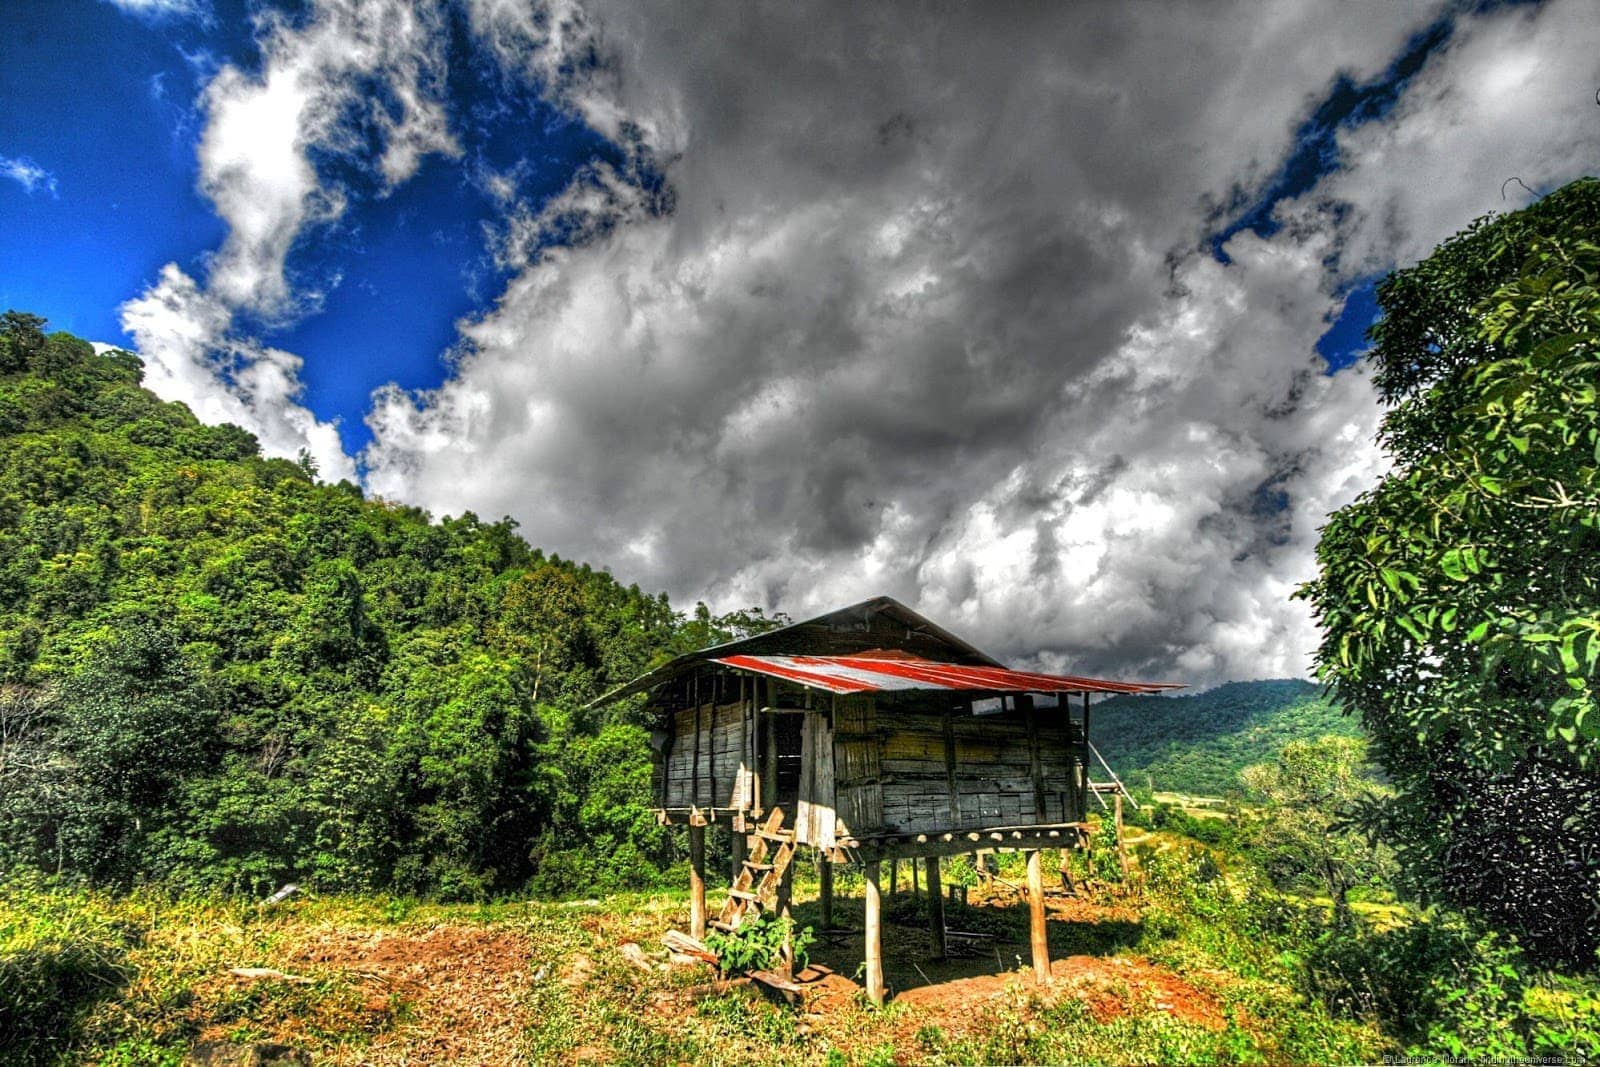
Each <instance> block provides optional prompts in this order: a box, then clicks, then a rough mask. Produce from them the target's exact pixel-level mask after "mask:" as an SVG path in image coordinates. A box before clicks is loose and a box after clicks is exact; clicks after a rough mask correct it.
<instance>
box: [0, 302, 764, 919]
mask: <svg viewBox="0 0 1600 1067" xmlns="http://www.w3.org/2000/svg"><path fill="white" fill-rule="evenodd" d="M43 325H44V324H43V322H42V321H41V320H40V319H38V318H36V317H34V316H30V315H25V314H21V313H16V312H11V313H7V314H6V315H5V316H4V317H3V318H0V869H5V868H12V867H15V866H18V865H27V866H31V867H36V868H39V869H41V870H44V871H48V872H59V873H64V874H69V875H77V876H83V877H85V878H89V879H92V880H94V881H95V882H98V883H102V884H127V883H131V882H135V881H139V880H155V879H159V880H162V881H164V882H167V883H169V884H172V885H179V886H192V887H205V888H210V889H223V890H233V891H245V892H259V891H261V890H264V889H268V888H276V887H277V886H278V885H281V884H283V883H284V882H287V881H297V882H301V883H306V884H310V885H313V886H318V887H322V888H325V889H334V888H337V889H343V890H362V889H375V888H378V889H390V890H395V891H404V892H417V893H423V892H425V893H432V894H439V895H442V896H446V897H450V896H457V897H460V896H476V895H480V894H483V893H487V892H492V891H497V890H506V889H511V888H520V887H523V886H525V885H527V884H529V883H530V881H531V883H532V884H533V885H534V886H535V887H536V888H541V889H543V890H546V891H549V892H564V891H568V890H572V889H575V888H578V887H580V886H584V885H588V884H598V885H613V884H619V883H621V882H624V881H626V880H629V879H644V880H647V881H648V880H649V879H651V878H652V877H654V876H655V872H657V871H658V869H659V865H661V864H662V863H665V862H668V861H670V860H671V859H672V858H673V856H672V853H671V851H670V845H669V842H668V841H667V840H666V839H665V838H664V836H663V835H662V834H661V833H660V832H659V831H658V829H657V827H656V826H655V825H654V822H653V820H652V819H651V817H650V815H649V813H648V812H647V811H646V810H645V809H644V807H643V806H642V801H643V799H644V798H645V794H646V792H647V789H646V788H645V783H646V782H647V781H648V774H649V770H648V748H647V746H646V743H645V738H644V735H643V733H642V731H641V730H640V729H639V727H638V726H637V725H636V724H634V723H633V722H632V721H631V720H630V719H629V715H628V711H627V709H626V708H623V709H622V710H620V711H616V712H613V713H608V714H605V715H598V716H597V715H589V714H586V713H584V712H583V711H582V710H581V708H582V705H583V704H584V703H585V702H587V701H588V700H590V699H592V698H593V697H595V696H597V695H599V694H600V693H601V692H603V691H604V690H605V689H607V688H608V687H610V686H613V685H615V684H618V683H620V682H622V681H625V680H627V679H629V678H631V677H633V676H634V675H636V674H637V673H639V672H640V671H641V670H643V669H645V668H646V667H648V666H649V665H651V663H652V661H654V660H656V659H659V658H661V657H664V656H666V655H668V654H674V653H676V652H677V651H682V650H685V649H687V648H690V647H697V646H699V645H702V644H705V643H708V642H710V641H713V640H716V639H719V638H726V637H729V636H731V635H733V634H735V633H741V632H744V631H743V629H742V628H748V627H759V626H761V625H764V620H762V619H761V618H760V617H759V613H755V614H746V613H739V614H737V615H734V616H729V617H726V618H723V619H713V618H711V617H710V616H709V614H708V613H707V612H706V611H705V610H704V609H703V608H702V609H701V610H700V612H699V613H698V614H697V615H696V616H695V617H693V618H692V619H689V620H685V619H683V618H682V617H680V616H678V615H676V614H675V613H674V612H673V611H672V609H671V607H670V606H669V605H668V603H667V600H666V598H665V596H664V595H659V596H651V595H647V594H645V593H642V592H640V590H639V589H637V588H636V587H624V586H622V585H620V584H619V583H617V582H616V581H614V580H613V579H612V578H611V577H610V575H608V574H606V573H604V572H601V571H596V570H592V569H591V568H589V567H588V566H580V565H575V564H573V563H570V562H568V561H565V560H562V559H559V558H555V557H546V556H544V555H543V554H541V553H540V552H539V551H538V550H537V549H533V548H530V547H529V546H528V544H527V543H526V542H525V541H524V540H523V539H522V538H521V537H519V536H518V535H517V533H516V529H515V524H514V523H513V522H511V521H510V520H501V521H499V522H485V521H482V520H480V519H478V518H477V517H476V516H474V515H472V514H470V513H469V514H466V515H463V516H461V517H459V518H447V519H444V520H443V521H439V522H434V521H432V520H430V518H429V516H427V515H426V514H424V513H423V512H421V511H419V510H418V509H416V508H410V507H403V506H400V505H396V504H391V503H388V502H386V501H382V500H364V499H362V493H361V491H360V490H359V489H358V488H357V487H356V486H353V485H351V484H349V483H347V482H342V483H340V484H338V485H328V484H321V483H319V482H317V480H316V479H315V477H314V474H315V472H314V471H313V470H312V469H311V465H310V464H309V462H307V461H305V460H302V461H301V462H300V463H298V464H297V463H293V462H289V461H287V460H283V459H267V458H263V457H262V455H261V454H260V450H259V448H258V447H257V442H256V440H255V439H254V438H253V437H252V436H251V435H250V434H248V433H246V432H245V431H243V430H241V429H239V428H238V427H236V426H230V425H222V426H206V425H202V424H201V423H200V422H199V421H197V420H196V419H195V418H194V416H193V415H192V414H191V413H190V412H189V411H188V409H187V408H185V407H183V406H182V405H180V404H172V403H165V402H162V401H161V400H159V399H157V398H156V397H155V396H154V395H153V394H151V393H150V392H148V391H146V390H144V389H142V388H141V387H140V384H139V383H140V376H141V364H140V362H139V361H138V359H137V358H136V357H134V356H132V355H130V354H128V353H126V352H111V353H108V354H106V355H103V356H102V355H97V354H95V352H94V351H93V349H92V348H91V346H90V345H89V344H87V343H86V342H84V341H82V340H79V339H78V338H75V337H72V336H69V335H67V334H63V333H55V334H50V335H46V334H45V333H44V332H43Z"/></svg>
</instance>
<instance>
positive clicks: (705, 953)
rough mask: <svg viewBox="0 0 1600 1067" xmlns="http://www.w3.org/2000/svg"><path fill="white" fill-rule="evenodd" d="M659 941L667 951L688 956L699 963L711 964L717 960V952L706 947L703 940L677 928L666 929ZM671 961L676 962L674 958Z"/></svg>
mask: <svg viewBox="0 0 1600 1067" xmlns="http://www.w3.org/2000/svg"><path fill="white" fill-rule="evenodd" d="M661 943H662V944H663V945H665V946H666V947H667V951H668V952H671V953H674V954H676V955H679V956H690V957H693V958H694V959H696V960H699V961H700V962H701V963H709V964H712V965H715V964H716V962H717V954H716V953H715V952H712V951H711V950H710V949H709V948H706V945H705V942H704V941H701V940H700V939H699V938H695V937H690V936H689V935H688V934H685V933H680V932H679V931H677V930H668V931H667V934H666V936H665V937H663V938H662V939H661ZM673 962H674V963H676V962H677V961H676V960H674V961H673Z"/></svg>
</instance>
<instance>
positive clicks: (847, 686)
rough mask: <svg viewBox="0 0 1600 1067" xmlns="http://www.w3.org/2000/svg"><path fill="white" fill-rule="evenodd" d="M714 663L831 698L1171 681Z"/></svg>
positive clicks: (1120, 689) (869, 663)
mask: <svg viewBox="0 0 1600 1067" xmlns="http://www.w3.org/2000/svg"><path fill="white" fill-rule="evenodd" d="M715 662H717V663H721V664H724V665H726V666H729V667H736V668H738V669H739V670H745V671H753V672H755V673H757V674H765V675H768V676H770V677H773V678H783V679H785V680H787V681H791V682H799V683H800V684H801V685H806V686H810V687H811V688H813V689H823V690H826V691H828V692H830V693H873V692H883V691H886V690H896V689H949V690H958V691H965V692H983V693H1158V692H1161V691H1163V690H1166V689H1181V688H1183V686H1181V685H1179V684H1176V683H1172V682H1115V681H1111V680H1109V679H1105V678H1083V677H1079V676H1077V675H1070V674H1035V673H1033V672H1031V671H1012V670H1007V669H1005V668H1004V667H969V666H964V665H961V664H957V663H936V662H934V661H933V660H926V659H921V658H918V657H916V656H908V655H904V654H895V655H883V654H880V655H872V654H867V655H858V656H723V657H720V658H718V659H717V660H716V661H715Z"/></svg>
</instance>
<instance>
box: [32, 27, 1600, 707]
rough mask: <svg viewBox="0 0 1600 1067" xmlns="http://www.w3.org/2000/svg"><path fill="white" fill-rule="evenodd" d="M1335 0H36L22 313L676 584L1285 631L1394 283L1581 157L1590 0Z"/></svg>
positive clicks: (996, 638)
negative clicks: (1342, 1)
mask: <svg viewBox="0 0 1600 1067" xmlns="http://www.w3.org/2000/svg"><path fill="white" fill-rule="evenodd" d="M1351 11H1352V9H1351V8H1348V7H1345V6H1341V5H1330V4H1327V3H1326V0H1279V2H1276V3H1274V4H1272V5H1270V6H1266V7H1264V6H1263V5H1261V4H1260V3H1259V2H1257V0H1234V2H1229V0H1212V2H1207V3H1195V4H1192V5H1185V4H1170V5H1153V4H1152V5H1140V4H1125V3H1115V2H1105V3H1099V4H1096V3H1084V4H1070V5H1067V4H1039V5H1018V6H1014V7H1004V8H1001V7H997V6H994V5H950V6H938V7H929V8H927V9H922V10H918V11H917V12H916V13H915V16H914V17H911V16H908V15H906V14H905V13H904V9H903V8H898V7H882V6H877V5H861V4H852V3H836V4H819V5H817V6H810V5H774V6H771V7H768V8H764V9H762V10H761V11H760V13H759V17H758V16H757V15H755V14H754V13H753V9H752V8H751V7H750V5H748V4H745V3H742V2H738V0H698V2H695V3H683V4H670V5H639V4H637V3H634V2H632V0H303V2H297V3H291V4H275V3H272V2H270V0H48V2H47V0H13V2H11V3H6V4H0V94H3V100H4V103H5V107H4V108H0V262H4V264H5V269H4V270H3V271H0V306H8V307H17V308H20V309H23V310H28V311H32V312H35V313H38V314H41V315H45V316H47V317H48V318H49V319H50V320H51V321H52V323H53V324H54V325H55V326H56V327H58V328H62V329H66V330H70V331H72V332H74V333H77V334H79V335H81V336H84V337H87V338H89V339H91V340H96V341H104V342H113V343H118V344H122V345H125V346H128V347H131V348H133V349H135V350H136V351H138V353H139V354H140V356H141V357H142V358H143V359H144V360H145V363H146V384H147V385H148V386H149V387H150V388H152V389H153V390H155V391H156V392H157V393H159V394H160V395H162V396H164V397H167V398H168V399H173V400H180V401H182V402H184V403H187V404H188V405H189V406H190V407H191V408H192V409H194V410H195V411H196V413H197V414H199V415H200V416H201V417H202V418H205V419H208V420H211V421H222V420H226V421H232V422H237V423H239V424H240V425H243V426H245V427H246V428H247V429H249V430H250V431H251V432H253V433H255V434H256V435H257V437H258V438H259V439H260V441H261V443H262V446H263V449H264V450H265V451H266V452H268V453H269V454H272V455H285V456H291V457H292V456H294V455H296V454H297V453H298V452H299V451H300V450H302V449H304V450H306V451H307V452H309V453H310V454H311V455H312V456H313V457H314V458H315V459H316V461H317V462H318V464H319V466H320V468H321V470H322V471H323V473H324V475H325V476H328V477H333V478H337V477H349V478H356V479H359V480H360V481H361V482H362V484H363V486H364V488H365V489H366V491H367V492H369V493H372V494H376V495H380V496H383V497H385V498H389V499H395V500H400V501H404V502H406V503H410V504H416V505H418V506H421V507H424V508H426V509H428V510H430V511H432V512H433V513H435V514H439V515H443V514H460V513H461V512H462V511H464V510H468V509H471V510H473V511H474V512H476V513H478V514H479V515H484V516H491V517H498V516H501V515H508V516H511V517H512V518H515V519H516V520H517V521H518V522H519V523H520V524H521V529H522V531H523V533H524V534H525V535H526V536H528V538H529V539H530V540H531V541H532V542H533V543H535V544H538V545H540V546H541V547H543V548H545V549H546V550H547V551H555V552H559V553H561V554H562V555H563V556H568V557H572V558H578V559H587V560H590V561H591V562H593V563H595V564H596V565H600V566H606V567H609V568H611V569H612V570H613V571H614V572H615V573H617V574H618V575H619V577H622V578H623V579H624V580H626V581H637V582H639V583H640V584H641V585H643V586H644V587H646V588H650V589H663V590H666V591H667V592H669V593H670V594H672V596H673V597H674V598H675V599H678V600H680V601H690V602H692V600H693V599H706V600H707V601H709V602H710V603H711V604H713V605H714V606H717V607H719V608H733V607H740V606H746V605H750V604H759V605H761V606H763V607H766V608H769V609H781V610H785V611H788V612H789V613H790V614H791V615H793V616H794V617H797V618H798V617H803V616H805V615H807V614H812V613H816V612H820V611H824V610H827V609H830V608H832V607H835V606H837V605H838V604H840V603H850V602H854V601H858V600H861V599H863V598H865V597H867V596H871V595H875V594H880V593H885V594H889V595H893V596H896V597H899V598H900V599H902V600H905V601H907V602H910V603H914V604H917V605H919V606H920V607H921V608H922V609H923V610H925V611H926V612H927V613H929V614H930V615H932V616H933V617H937V618H940V619H942V620H948V621H949V622H950V624H951V625H952V626H954V627H956V628H957V629H958V630H960V631H961V632H963V633H964V634H968V635H970V636H971V637H972V639H973V640H975V641H976V642H977V643H978V644H980V645H982V646H983V647H986V648H992V649H993V650H995V651H996V652H997V653H999V654H1001V655H1003V656H1006V657H1008V658H1013V659H1018V660H1020V661H1025V662H1031V663H1032V664H1034V665H1037V666H1041V667H1044V668H1047V669H1056V668H1060V669H1072V670H1078V671H1081V672H1083V673H1091V674H1092V673H1097V672H1098V673H1105V674H1108V675H1115V674H1118V673H1127V674H1134V675H1137V674H1139V673H1141V672H1148V673H1149V674H1150V675H1151V676H1158V675H1159V676H1174V677H1181V678H1184V679H1186V680H1190V681H1196V682H1204V681H1207V680H1222V679H1225V678H1244V677H1262V676H1285V675H1295V674H1299V673H1302V672H1303V671H1304V669H1305V664H1306V662H1307V659H1306V653H1307V651H1308V650H1309V649H1310V647H1311V646H1312V645H1313V644H1314V642H1315V637H1316V631H1315V627H1314V625H1313V623H1312V620H1310V618H1309V617H1308V616H1307V614H1306V611H1305V607H1304V605H1303V604H1301V603H1300V602H1297V601H1292V600H1291V599H1290V596H1289V594H1290V593H1291V592H1292V590H1293V589H1294V587H1295V585H1296V584H1297V583H1298V582H1300V581H1303V580H1304V579H1305V578H1307V577H1309V575H1310V573H1311V570H1312V568H1313V566H1314V558H1313V549H1314V546H1315V542H1316V536H1317V530H1318V528H1319V527H1320V526H1321V524H1322V523H1323V522H1324V521H1325V518H1326V516H1327V514H1328V513H1329V512H1330V511H1331V510H1333V509H1335V508H1337V507H1339V506H1341V505H1342V504H1343V503H1345V502H1347V501H1349V500H1350V499H1352V498H1353V497H1354V496H1355V495H1357V494H1359V493H1360V492H1362V491H1363V490H1364V489H1366V488H1367V487H1369V486H1370V485H1371V484H1373V481H1374V480H1375V479H1376V478H1377V477H1378V476H1379V475H1380V474H1381V472H1382V471H1383V469H1384V467H1385V463H1386V460H1385V457H1384V456H1383V454H1382V452H1381V450H1380V449H1379V448H1377V447H1376V445H1375V444H1374V437H1375V431H1376V427H1377V423H1378V420H1379V418H1380V417H1381V407H1380V405H1379V403H1378V398H1377V397H1376V395H1375V393H1374V391H1373V390H1372V388H1371V385H1370V381H1369V380H1368V378H1367V377H1366V375H1365V372H1364V370H1363V368H1362V367H1361V366H1360V364H1359V362H1358V361H1357V359H1356V356H1357V354H1358V353H1359V352H1360V351H1361V349H1362V348H1363V346H1364V341H1363V337H1362V335H1363V333H1364V332H1365V330H1366V329H1367V327H1368V326H1369V325H1370V324H1371V322H1372V321H1373V319H1374V317H1375V316H1376V313H1377V309H1376V305H1375V302H1374V295H1373V294H1374V286H1375V283H1376V282H1377V280H1378V279H1379V278H1381V277H1382V276H1383V275H1384V274H1385V273H1386V272H1387V271H1389V270H1390V269H1392V268H1393V267H1395V266H1396V265H1401V264H1405V263H1409V262H1414V261H1415V260H1417V259H1419V258H1421V257H1422V256H1425V255H1426V254H1427V253H1428V251H1429V250H1430V249H1432V248H1433V247H1434V246H1435V245H1436V244H1437V243H1438V242H1440V241H1442V240H1444V239H1445V238H1447V237H1448V236H1449V235H1450V234H1452V233H1454V232H1455V231H1457V230H1459V229H1461V228H1462V227H1463V226H1465V225H1466V224H1467V223H1468V222H1470V221H1471V220H1472V219H1473V218H1475V217H1477V216H1479V215H1481V214H1484V213H1485V212H1489V211H1498V210H1508V209H1514V208H1517V207H1520V206H1522V205H1523V204H1525V203H1527V202H1528V200H1529V198H1530V197H1531V196H1532V195H1536V193H1535V191H1539V192H1543V191H1548V190H1550V189H1553V188H1556V187H1558V186H1560V185H1562V184H1564V183H1566V182H1568V181H1571V180H1572V179H1574V178H1576V177H1578V176H1580V175H1583V174H1588V173H1593V172H1594V171H1595V169H1596V161H1597V160H1600V108H1596V107H1595V104H1594V87H1595V85H1597V84H1600V14H1597V12H1596V9H1595V7H1594V5H1593V3H1592V0H1545V2H1542V3H1528V4H1498V3H1482V4H1473V3H1450V2H1446V0H1404V2H1395V3H1386V4H1372V5H1364V6H1362V7H1361V8H1360V9H1359V16H1358V17H1357V16H1353V15H1352V14H1351ZM1265 12H1270V14H1265ZM1152 72H1159V76H1154V75H1153V73H1152ZM1513 176H1515V177H1518V178H1520V179H1521V182H1520V183H1511V184H1509V185H1508V184H1507V181H1508V179H1510V178H1511V177H1513ZM1502 190H1504V191H1502ZM391 385H392V386H394V388H391V387H390V386H391ZM1264 501H1266V502H1269V503H1270V506H1263V502H1264Z"/></svg>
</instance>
